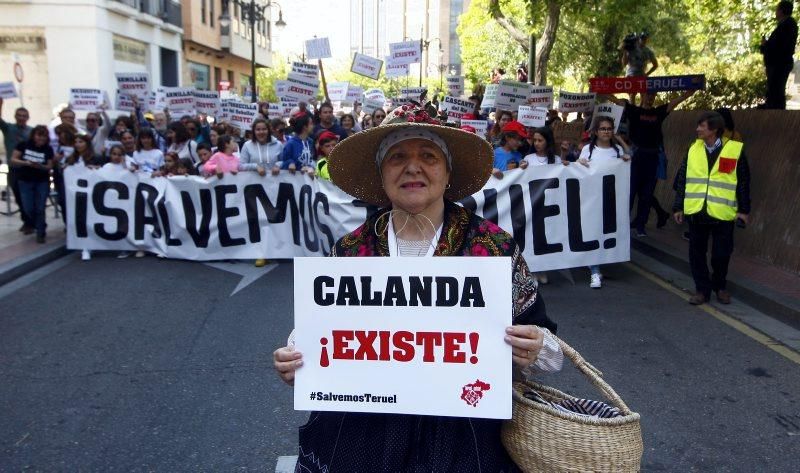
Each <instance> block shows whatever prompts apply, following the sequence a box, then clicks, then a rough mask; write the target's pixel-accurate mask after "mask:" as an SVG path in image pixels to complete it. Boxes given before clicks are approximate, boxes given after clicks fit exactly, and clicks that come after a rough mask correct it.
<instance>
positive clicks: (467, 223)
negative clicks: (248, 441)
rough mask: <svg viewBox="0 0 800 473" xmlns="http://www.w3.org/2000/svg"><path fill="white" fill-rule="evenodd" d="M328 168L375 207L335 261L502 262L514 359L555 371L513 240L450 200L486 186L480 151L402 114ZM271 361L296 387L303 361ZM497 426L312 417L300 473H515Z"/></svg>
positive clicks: (390, 417)
mask: <svg viewBox="0 0 800 473" xmlns="http://www.w3.org/2000/svg"><path fill="white" fill-rule="evenodd" d="M329 169H330V176H331V179H332V181H333V182H334V183H335V184H336V185H338V186H339V187H340V188H342V190H344V191H345V192H348V193H349V194H351V195H353V196H355V197H357V198H359V199H361V200H363V201H365V202H368V203H371V204H375V205H379V206H384V208H383V209H382V210H379V211H378V212H376V213H374V214H373V215H372V216H370V217H368V218H367V221H366V222H365V223H364V224H363V225H362V226H360V227H359V228H357V229H356V230H355V231H353V232H352V233H350V234H348V235H346V236H345V237H344V238H342V239H341V240H339V242H337V244H336V245H335V247H334V248H333V249H332V256H336V257H348V256H389V257H398V256H399V257H404V256H405V257H430V256H434V257H439V256H508V257H511V258H512V267H513V270H512V271H513V274H512V275H510V276H512V281H513V291H512V294H513V314H512V315H513V323H514V325H513V326H511V327H508V328H507V329H506V334H505V336H504V337H505V341H506V343H508V344H509V345H511V347H512V358H513V362H514V364H515V365H516V366H517V367H518V368H519V369H526V370H527V369H531V368H538V369H540V370H546V371H557V370H558V369H560V366H561V362H562V360H563V354H562V353H561V351H560V349H559V348H558V345H557V343H556V342H555V340H554V339H553V338H552V336H551V335H550V330H552V331H555V328H556V325H555V323H553V322H552V321H551V320H550V319H548V317H547V315H546V314H545V307H544V302H543V301H542V298H541V296H540V294H539V293H538V291H537V284H536V280H535V279H534V278H533V276H532V275H531V273H530V272H529V270H528V267H527V264H526V263H525V260H524V259H523V258H522V255H521V254H520V250H519V248H518V247H517V245H516V243H515V242H514V239H513V238H512V237H511V236H510V235H509V234H508V233H506V232H505V231H503V230H502V229H500V228H499V227H498V226H496V225H495V224H493V223H492V222H490V221H488V220H484V219H483V218H481V217H478V216H477V215H475V214H474V213H472V212H471V211H469V210H467V209H465V208H463V207H461V206H459V205H456V204H455V203H454V201H457V200H459V199H462V198H464V197H466V196H468V195H470V194H472V193H474V192H477V191H478V190H480V189H481V187H483V185H484V184H485V183H486V181H487V180H488V179H489V175H490V174H491V171H492V148H491V146H490V145H489V143H488V142H486V141H485V140H483V139H481V138H480V137H479V136H477V135H475V134H472V133H468V132H465V131H463V130H460V129H457V128H450V127H444V126H440V125H439V124H438V122H437V121H435V120H434V119H432V118H431V117H430V116H429V114H428V113H427V112H426V111H424V110H422V109H421V108H418V107H412V106H409V105H406V106H403V107H401V108H399V109H396V110H394V111H393V112H391V113H389V114H388V116H387V118H386V120H384V122H383V123H382V124H381V125H380V126H377V127H375V128H371V129H369V130H367V131H365V132H363V133H357V134H356V135H354V136H352V137H350V138H348V139H346V140H344V141H342V142H341V143H339V144H338V145H337V146H336V147H335V148H334V149H333V152H332V153H331V156H330V159H329ZM540 327H541V328H540ZM274 361H275V368H276V370H277V371H278V373H279V375H280V377H281V379H283V380H284V381H285V382H287V383H288V384H293V382H294V373H295V370H297V369H298V368H300V367H301V366H302V362H303V361H302V354H301V353H299V352H297V351H295V350H294V349H293V348H291V347H286V348H280V349H278V350H276V351H275V353H274ZM420 381H421V382H422V383H423V384H424V380H420ZM500 426H501V421H499V420H493V419H472V418H457V417H438V416H421V415H397V414H371V413H370V414H367V413H341V412H313V413H312V414H311V417H310V420H309V423H308V424H306V425H305V426H304V427H301V428H300V442H299V443H300V455H299V457H298V471H306V470H308V471H320V470H321V469H324V470H327V471H331V472H336V471H486V472H488V471H491V472H498V471H513V470H514V469H515V465H514V464H513V462H512V461H511V459H510V458H509V457H508V455H507V454H506V452H505V450H504V449H503V446H502V444H501V442H500Z"/></svg>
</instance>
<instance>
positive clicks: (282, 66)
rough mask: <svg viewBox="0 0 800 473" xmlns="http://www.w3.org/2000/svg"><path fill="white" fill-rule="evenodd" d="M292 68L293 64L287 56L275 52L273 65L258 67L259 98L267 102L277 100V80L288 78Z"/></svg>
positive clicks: (257, 84) (257, 87) (257, 86)
mask: <svg viewBox="0 0 800 473" xmlns="http://www.w3.org/2000/svg"><path fill="white" fill-rule="evenodd" d="M291 69H292V66H291V64H290V63H289V61H288V60H287V58H286V57H285V56H281V55H279V54H274V55H273V57H272V67H268V68H263V69H258V70H257V71H256V90H257V91H258V100H260V101H266V102H273V103H274V102H277V101H278V97H277V96H276V95H275V81H277V80H283V79H286V75H287V74H288V73H289V71H290V70H291Z"/></svg>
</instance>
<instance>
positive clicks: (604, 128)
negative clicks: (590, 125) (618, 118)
mask: <svg viewBox="0 0 800 473" xmlns="http://www.w3.org/2000/svg"><path fill="white" fill-rule="evenodd" d="M597 131H614V129H613V128H607V127H603V128H598V129H597Z"/></svg>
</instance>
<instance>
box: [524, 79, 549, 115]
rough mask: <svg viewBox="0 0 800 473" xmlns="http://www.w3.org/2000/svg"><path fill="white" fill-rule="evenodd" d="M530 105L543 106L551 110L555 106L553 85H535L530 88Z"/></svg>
mask: <svg viewBox="0 0 800 473" xmlns="http://www.w3.org/2000/svg"><path fill="white" fill-rule="evenodd" d="M530 92H531V93H530V95H529V96H528V105H530V106H531V107H542V108H546V109H548V110H550V109H551V108H553V103H554V102H553V87H552V86H550V85H548V86H544V87H542V86H538V85H535V86H533V87H531V89H530Z"/></svg>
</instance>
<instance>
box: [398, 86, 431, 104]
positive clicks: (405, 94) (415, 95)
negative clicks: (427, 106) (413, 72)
mask: <svg viewBox="0 0 800 473" xmlns="http://www.w3.org/2000/svg"><path fill="white" fill-rule="evenodd" d="M427 91H428V89H426V88H425V87H404V88H401V89H400V97H401V98H404V99H411V100H414V101H417V102H419V101H420V97H422V94H424V93H425V92H427Z"/></svg>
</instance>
